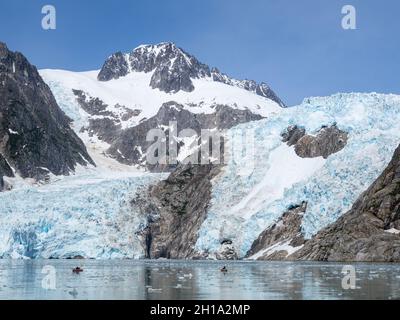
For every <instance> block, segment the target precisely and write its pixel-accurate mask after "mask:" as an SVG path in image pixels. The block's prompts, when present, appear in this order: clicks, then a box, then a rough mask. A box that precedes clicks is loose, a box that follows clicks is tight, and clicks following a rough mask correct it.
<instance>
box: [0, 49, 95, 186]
mask: <svg viewBox="0 0 400 320" xmlns="http://www.w3.org/2000/svg"><path fill="white" fill-rule="evenodd" d="M70 124H71V119H69V118H68V117H67V116H66V115H65V114H64V112H63V111H62V110H61V109H60V108H59V106H58V105H57V102H56V100H55V99H54V96H53V94H52V93H51V91H50V88H49V87H48V86H47V85H46V84H45V83H44V81H43V80H42V78H41V77H40V75H39V73H38V71H37V70H36V68H35V67H34V66H32V65H31V64H30V63H29V62H28V60H27V59H26V58H25V57H24V56H23V55H22V54H21V53H18V52H12V51H10V50H8V48H7V46H6V45H5V44H4V43H0V179H1V182H0V185H1V186H3V187H4V182H3V178H2V177H3V176H9V177H10V176H14V175H18V176H20V177H22V178H34V179H36V180H42V179H44V178H45V177H47V176H48V175H49V174H50V173H52V174H54V175H67V174H69V173H70V172H72V171H74V169H75V167H76V166H77V165H78V164H79V165H83V166H86V165H87V164H92V165H94V162H93V161H92V159H91V158H90V156H89V154H88V153H87V151H86V148H85V146H84V144H83V143H82V141H81V140H80V139H79V138H78V136H77V135H76V134H75V132H74V131H73V130H72V129H71V128H70Z"/></svg>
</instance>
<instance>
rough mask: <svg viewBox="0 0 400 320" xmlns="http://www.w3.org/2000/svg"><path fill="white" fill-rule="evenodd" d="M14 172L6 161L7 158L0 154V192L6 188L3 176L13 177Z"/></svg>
mask: <svg viewBox="0 0 400 320" xmlns="http://www.w3.org/2000/svg"><path fill="white" fill-rule="evenodd" d="M13 176H14V173H13V171H12V169H11V168H10V166H9V165H8V163H7V160H6V159H5V158H4V157H3V156H2V155H1V154H0V192H1V191H3V190H5V189H6V184H5V182H4V178H3V177H13Z"/></svg>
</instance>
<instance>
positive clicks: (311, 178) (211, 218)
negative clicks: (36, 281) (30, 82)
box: [0, 81, 400, 259]
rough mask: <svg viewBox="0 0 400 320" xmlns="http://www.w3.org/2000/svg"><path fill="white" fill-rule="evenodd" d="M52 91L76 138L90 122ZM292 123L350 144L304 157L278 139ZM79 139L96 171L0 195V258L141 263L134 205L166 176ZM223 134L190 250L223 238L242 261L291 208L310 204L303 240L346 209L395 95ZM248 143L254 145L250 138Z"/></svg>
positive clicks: (310, 106) (332, 103)
mask: <svg viewBox="0 0 400 320" xmlns="http://www.w3.org/2000/svg"><path fill="white" fill-rule="evenodd" d="M48 84H49V85H50V87H51V89H52V91H53V94H54V95H55V97H56V100H57V102H58V104H59V105H60V107H61V108H62V109H63V110H64V112H65V113H66V114H67V115H68V116H69V117H70V118H71V119H72V120H73V124H72V125H73V127H74V129H75V130H76V131H77V132H79V129H80V128H81V127H82V125H84V124H85V122H86V121H87V115H86V114H85V112H84V111H83V110H82V109H81V108H80V107H79V105H78V104H77V102H76V100H75V97H74V96H73V94H72V92H71V91H70V90H69V88H66V87H65V86H64V85H62V84H60V83H58V82H56V81H49V82H48ZM291 125H297V126H301V127H304V128H305V129H306V131H307V134H316V133H317V132H318V131H319V130H320V129H321V127H323V126H331V125H336V126H337V127H338V128H339V129H341V130H343V131H346V132H348V134H349V139H348V143H347V145H346V147H345V148H344V149H343V150H341V151H340V152H338V153H336V154H333V155H331V156H329V157H328V159H323V158H314V159H303V158H300V157H298V156H297V155H296V154H295V152H294V149H293V147H289V146H287V145H286V144H285V143H283V142H282V137H281V133H282V132H284V131H285V130H286V129H287V128H288V127H289V126H291ZM249 133H250V134H249ZM79 134H80V136H81V138H82V139H83V140H84V141H85V143H86V146H87V148H88V152H89V154H90V155H91V156H92V158H93V159H94V161H95V162H96V164H97V165H98V166H97V167H96V168H95V167H89V168H78V169H77V171H76V173H75V174H72V175H70V176H65V177H64V176H62V177H52V178H51V181H50V183H47V184H43V185H35V184H30V183H27V182H26V181H25V182H23V183H17V182H18V181H17V182H15V181H14V183H13V184H14V186H15V187H14V189H13V190H12V191H9V192H4V193H0V213H1V222H2V223H1V226H0V230H1V231H0V258H73V257H79V256H82V257H85V258H95V259H122V258H134V259H138V258H143V257H144V250H143V248H142V245H141V241H140V238H139V236H138V235H137V232H139V231H141V230H142V228H143V227H145V225H146V221H145V220H144V217H141V216H140V215H139V213H138V212H134V211H133V209H132V206H131V205H130V201H131V200H132V199H133V198H134V196H135V194H136V193H137V192H141V190H143V188H146V187H148V186H150V185H152V184H155V183H157V182H158V181H160V180H161V179H165V178H166V177H167V175H166V174H153V173H148V172H143V171H140V170H138V169H136V168H133V167H128V166H124V165H122V164H119V163H117V162H116V161H115V160H113V159H110V158H107V157H105V156H104V155H103V154H102V152H103V151H104V150H106V149H107V147H108V146H107V144H105V143H104V142H101V141H98V140H96V138H95V137H90V138H89V137H88V136H85V135H83V134H82V133H79ZM226 135H227V144H226V151H227V164H226V165H225V166H224V167H223V168H222V170H221V173H220V174H219V175H218V176H217V177H216V178H214V180H213V181H212V199H211V203H210V207H209V211H208V215H207V218H206V220H205V222H204V223H203V225H202V226H201V228H200V230H199V237H198V240H197V243H196V248H197V250H198V251H199V252H207V253H210V255H209V256H210V257H212V254H213V253H216V252H218V250H219V249H220V246H221V242H222V241H224V240H226V239H229V240H232V242H233V245H234V247H235V250H236V251H237V253H238V255H239V257H241V258H242V257H244V256H245V254H246V253H247V251H248V250H249V249H250V247H251V244H252V243H253V241H254V240H255V239H256V238H257V237H258V235H259V234H260V233H261V232H262V231H263V230H265V229H266V228H267V227H269V226H271V225H272V224H273V223H274V222H276V221H277V219H279V217H280V216H281V215H282V214H283V213H284V212H285V211H286V210H287V209H289V208H291V207H292V206H295V205H299V204H301V203H302V202H303V201H306V202H307V203H308V207H307V211H306V213H305V214H304V218H303V223H302V232H303V233H304V235H305V237H306V238H310V237H312V236H313V235H314V234H316V233H317V232H318V231H319V230H321V229H322V228H323V227H325V226H327V225H328V224H330V223H332V222H334V221H335V220H336V219H337V218H338V217H340V216H341V215H342V214H344V213H345V212H346V211H347V210H348V209H350V208H351V206H352V204H353V203H354V201H355V200H356V199H357V197H358V196H359V195H360V194H361V193H362V192H363V191H364V190H366V189H367V188H368V187H369V185H370V184H371V183H372V182H373V181H374V180H375V179H376V178H377V177H378V175H379V174H380V173H381V172H382V170H383V169H384V168H385V166H386V165H387V164H388V163H389V161H390V159H391V157H392V154H393V152H394V150H395V148H396V147H397V146H398V144H399V141H400V96H397V95H384V94H376V93H368V94H360V93H349V94H336V95H333V96H330V97H313V98H308V99H305V100H304V101H303V103H302V104H300V105H298V106H295V107H291V108H287V109H279V110H276V109H275V108H273V111H272V112H271V113H269V114H268V117H267V118H266V119H263V120H260V121H256V122H250V123H245V124H241V125H238V126H236V127H234V128H232V129H230V130H228V131H227V132H226ZM248 136H250V137H251V138H252V139H250V140H246V137H248ZM240 142H243V143H244V144H245V148H244V149H243V148H240V147H241V146H243V145H242V144H241V143H240ZM249 142H250V143H249ZM246 143H247V144H246ZM249 146H252V148H250V147H249Z"/></svg>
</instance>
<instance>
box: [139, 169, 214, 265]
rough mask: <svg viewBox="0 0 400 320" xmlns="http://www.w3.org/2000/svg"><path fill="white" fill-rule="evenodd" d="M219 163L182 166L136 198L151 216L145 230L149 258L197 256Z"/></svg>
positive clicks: (144, 237)
mask: <svg viewBox="0 0 400 320" xmlns="http://www.w3.org/2000/svg"><path fill="white" fill-rule="evenodd" d="M219 170H220V167H219V166H215V165H211V164H210V165H179V166H178V168H177V169H176V170H175V171H174V172H173V173H171V175H170V176H169V177H168V179H166V180H165V181H161V182H160V183H158V184H157V185H155V186H152V187H151V188H150V189H149V190H148V192H145V193H144V194H145V195H143V194H141V195H139V194H138V195H137V198H136V199H134V200H133V201H132V205H133V206H134V207H136V208H137V209H138V210H140V212H141V213H142V214H143V215H144V216H145V217H146V218H147V225H146V226H145V227H144V228H143V232H142V233H141V235H142V239H143V246H144V247H145V251H146V255H147V258H152V259H157V258H168V259H186V258H195V257H196V256H197V253H196V251H195V248H194V246H195V244H196V241H197V238H198V230H199V229H200V227H201V225H202V223H203V222H204V220H205V219H206V216H207V208H208V205H209V202H210V199H211V187H212V186H211V180H212V178H213V177H215V176H216V175H217V174H218V172H219Z"/></svg>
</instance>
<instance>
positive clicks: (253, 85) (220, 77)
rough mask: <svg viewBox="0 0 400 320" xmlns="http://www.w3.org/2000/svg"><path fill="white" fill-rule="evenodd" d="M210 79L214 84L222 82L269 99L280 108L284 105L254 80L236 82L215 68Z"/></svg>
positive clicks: (271, 92)
mask: <svg viewBox="0 0 400 320" xmlns="http://www.w3.org/2000/svg"><path fill="white" fill-rule="evenodd" d="M211 76H212V79H213V80H214V81H216V82H222V83H225V84H227V85H230V86H234V87H239V88H242V89H245V90H247V91H250V92H254V93H255V94H257V95H259V96H262V97H264V98H268V99H271V100H272V101H275V102H276V103H277V104H279V105H280V106H281V107H282V108H285V107H286V105H285V104H284V103H283V101H282V100H281V99H280V98H279V97H278V96H277V95H276V94H275V92H274V91H273V90H272V89H271V88H270V87H269V86H268V85H267V84H266V83H264V82H262V83H260V84H258V83H257V82H255V81H254V80H236V79H232V78H230V77H228V76H227V75H226V74H223V73H221V72H220V71H219V70H218V69H217V68H212V69H211Z"/></svg>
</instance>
